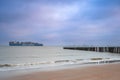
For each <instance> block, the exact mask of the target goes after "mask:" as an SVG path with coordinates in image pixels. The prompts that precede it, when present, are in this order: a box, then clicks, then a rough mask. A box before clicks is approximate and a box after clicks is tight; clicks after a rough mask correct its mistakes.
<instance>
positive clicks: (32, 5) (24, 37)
mask: <svg viewBox="0 0 120 80" xmlns="http://www.w3.org/2000/svg"><path fill="white" fill-rule="evenodd" d="M9 41H32V42H40V43H43V44H44V45H50V46H54V45H62V46H65V45H100V46H103V45H105V46H109V45H111V46H119V45H120V0H0V44H1V45H8V42H9Z"/></svg>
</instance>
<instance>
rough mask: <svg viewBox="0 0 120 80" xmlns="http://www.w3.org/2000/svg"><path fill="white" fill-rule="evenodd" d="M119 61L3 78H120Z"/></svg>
mask: <svg viewBox="0 0 120 80" xmlns="http://www.w3.org/2000/svg"><path fill="white" fill-rule="evenodd" d="M119 74H120V63H111V64H100V65H91V66H85V67H73V68H68V69H67V68H65V69H60V70H59V69H58V70H50V71H36V72H30V73H27V74H23V75H17V76H14V77H11V78H9V79H3V80H88V79H90V80H110V79H111V80H120V76H119Z"/></svg>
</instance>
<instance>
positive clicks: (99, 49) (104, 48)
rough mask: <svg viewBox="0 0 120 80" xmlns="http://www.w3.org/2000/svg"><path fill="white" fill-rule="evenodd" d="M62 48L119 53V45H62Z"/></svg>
mask: <svg viewBox="0 0 120 80" xmlns="http://www.w3.org/2000/svg"><path fill="white" fill-rule="evenodd" d="M64 49H71V50H84V51H95V52H109V53H119V54H120V47H64Z"/></svg>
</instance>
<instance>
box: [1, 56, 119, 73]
mask: <svg viewBox="0 0 120 80" xmlns="http://www.w3.org/2000/svg"><path fill="white" fill-rule="evenodd" d="M115 62H120V59H110V58H104V59H103V58H91V59H75V60H55V61H43V62H34V63H21V64H0V71H1V70H2V68H3V69H8V68H9V69H12V68H16V67H17V68H18V69H19V68H24V67H25V68H31V67H33V68H36V67H35V66H37V68H41V67H49V66H50V65H53V66H59V65H65V64H80V65H83V64H103V63H104V64H105V63H115Z"/></svg>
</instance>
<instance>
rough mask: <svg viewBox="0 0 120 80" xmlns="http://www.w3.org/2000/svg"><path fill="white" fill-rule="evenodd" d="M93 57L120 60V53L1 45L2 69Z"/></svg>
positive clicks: (43, 65) (45, 65) (53, 64)
mask: <svg viewBox="0 0 120 80" xmlns="http://www.w3.org/2000/svg"><path fill="white" fill-rule="evenodd" d="M91 58H102V59H105V60H106V59H118V60H120V54H113V53H99V52H90V51H80V50H67V49H63V47H46V46H43V47H35V46H1V47H0V71H10V70H20V69H33V68H39V69H43V68H49V67H55V66H56V67H58V66H61V65H62V66H64V65H69V64H71V65H72V64H77V63H84V62H89V61H91Z"/></svg>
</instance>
